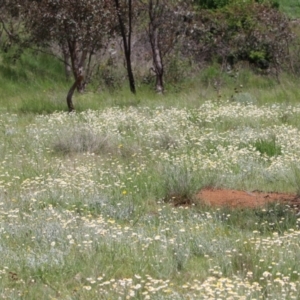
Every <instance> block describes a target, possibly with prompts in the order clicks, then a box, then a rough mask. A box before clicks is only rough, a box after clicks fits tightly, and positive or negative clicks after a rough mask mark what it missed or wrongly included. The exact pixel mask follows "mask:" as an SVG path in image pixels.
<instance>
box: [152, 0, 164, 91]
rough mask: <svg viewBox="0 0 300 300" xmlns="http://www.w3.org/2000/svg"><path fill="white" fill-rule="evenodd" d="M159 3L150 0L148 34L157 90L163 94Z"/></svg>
mask: <svg viewBox="0 0 300 300" xmlns="http://www.w3.org/2000/svg"><path fill="white" fill-rule="evenodd" d="M158 5H159V0H157V1H156V2H155V4H154V3H153V0H149V7H148V14H149V20H150V22H149V28H148V35H149V40H150V44H151V50H152V59H153V67H154V72H155V75H156V83H155V90H156V92H157V93H159V94H162V93H163V92H164V82H163V75H164V65H163V59H162V54H161V50H160V45H159V18H161V16H159V15H157V12H158V10H157V6H158Z"/></svg>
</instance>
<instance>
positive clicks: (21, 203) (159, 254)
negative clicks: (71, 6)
mask: <svg viewBox="0 0 300 300" xmlns="http://www.w3.org/2000/svg"><path fill="white" fill-rule="evenodd" d="M40 59H41V60H42V61H39V60H40ZM36 61H37V65H36V66H35V65H34V62H32V61H30V60H28V59H27V60H24V61H23V62H22V63H25V62H26V63H27V67H26V68H25V67H24V69H22V68H20V67H19V66H18V65H16V66H15V70H14V69H13V68H14V67H12V68H6V69H5V68H4V65H3V64H2V65H1V68H0V71H1V76H2V77H1V79H2V82H4V84H2V85H1V86H0V90H1V100H0V102H1V117H0V220H1V227H0V251H1V256H0V266H1V267H0V298H1V299H172V300H173V299H300V280H299V278H300V272H299V270H300V260H299V256H300V239H299V237H300V230H299V223H300V218H299V216H297V215H296V214H295V213H294V211H293V210H292V208H290V207H288V206H282V205H279V204H273V205H270V206H268V207H266V208H264V209H254V210H250V209H237V210H230V209H229V208H219V209H213V208H211V207H208V206H206V205H204V203H202V202H201V199H200V200H196V198H195V195H196V193H197V192H198V191H199V190H201V189H202V188H203V187H207V186H210V187H223V188H236V189H242V190H246V191H252V190H261V191H278V192H279V191H280V192H291V193H300V192H299V191H300V164H299V163H300V143H299V134H300V132H299V131H300V103H299V100H298V99H299V91H298V88H297V81H296V79H293V78H291V77H287V76H286V77H285V76H282V84H281V85H278V84H277V83H276V81H275V80H273V79H268V78H261V77H258V76H255V75H253V74H250V73H249V71H243V72H242V73H241V74H240V77H239V78H238V80H235V81H230V80H231V79H230V78H224V81H225V80H228V82H227V85H226V86H224V87H223V88H222V89H221V91H220V93H219V95H220V96H219V97H217V92H216V91H215V90H214V88H213V86H212V84H211V82H210V80H211V75H210V74H211V72H212V70H209V69H208V70H206V71H205V72H203V74H201V76H199V82H198V83H191V82H186V83H184V84H183V87H184V89H183V91H181V92H178V91H177V92H175V91H174V90H172V88H173V87H172V86H170V87H168V90H169V92H168V93H167V95H166V96H164V97H157V96H155V94H154V93H153V92H152V91H151V90H150V89H147V88H146V87H140V89H141V91H140V93H139V94H138V96H137V97H133V96H131V95H130V94H128V92H127V91H126V90H125V89H124V91H123V90H122V91H120V92H119V93H108V92H106V91H104V92H103V93H93V89H92V88H91V89H90V91H89V92H88V93H86V94H84V95H80V96H76V106H77V112H76V113H72V114H68V113H67V112H65V110H66V105H65V100H64V97H65V94H66V90H67V88H68V83H67V82H65V80H64V78H63V77H61V78H60V79H58V78H59V75H57V74H59V72H58V70H59V68H60V66H59V64H57V65H55V63H54V62H53V60H49V61H48V60H47V59H46V58H40V57H39V58H37V59H36ZM19 63H21V62H19ZM19 63H18V64H19ZM47 64H48V66H49V68H47V70H48V71H47V72H46V73H45V74H44V75H43V74H42V73H41V70H40V69H39V68H41V67H40V66H41V65H47ZM56 68H58V70H57V69H56ZM41 69H43V68H41ZM22 74H23V75H22ZM37 74H39V80H37V79H36V75H37ZM30 76H32V77H30ZM51 78H53V80H52V79H51ZM58 82H60V83H58ZM199 83H200V84H201V86H203V88H196V86H197V85H198V86H199ZM241 85H243V87H241ZM185 91H189V92H185ZM88 108H92V109H93V110H91V109H88ZM186 201H188V202H189V203H190V205H188V206H187V205H181V204H182V203H183V202H186ZM174 203H175V204H177V205H176V206H175V205H174Z"/></svg>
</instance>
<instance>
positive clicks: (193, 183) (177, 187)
mask: <svg viewBox="0 0 300 300" xmlns="http://www.w3.org/2000/svg"><path fill="white" fill-rule="evenodd" d="M197 184H198V185H197ZM199 185H201V183H200V182H198V183H197V180H196V177H195V174H193V173H192V171H191V169H190V168H188V166H175V165H173V166H172V165H168V166H165V167H164V168H163V189H164V194H165V195H164V201H165V202H170V203H173V204H174V205H175V206H178V205H185V204H192V203H194V202H195V193H196V191H197V190H199V189H200V186H199Z"/></svg>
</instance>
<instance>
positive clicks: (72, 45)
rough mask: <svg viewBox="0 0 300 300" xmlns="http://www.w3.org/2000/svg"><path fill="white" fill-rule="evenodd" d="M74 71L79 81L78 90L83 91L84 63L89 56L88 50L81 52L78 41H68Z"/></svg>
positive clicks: (76, 80)
mask: <svg viewBox="0 0 300 300" xmlns="http://www.w3.org/2000/svg"><path fill="white" fill-rule="evenodd" d="M68 46H69V52H70V58H71V64H72V71H73V75H74V79H75V82H76V83H77V86H76V88H77V91H78V92H79V93H82V92H83V91H84V88H85V82H84V64H85V60H86V57H87V51H83V52H82V53H80V51H79V49H78V43H77V42H76V41H68ZM80 56H81V57H80Z"/></svg>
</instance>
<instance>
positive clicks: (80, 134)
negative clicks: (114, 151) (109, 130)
mask: <svg viewBox="0 0 300 300" xmlns="http://www.w3.org/2000/svg"><path fill="white" fill-rule="evenodd" d="M113 146H114V145H113V141H112V140H111V139H110V138H109V136H107V135H104V134H98V133H94V132H93V131H90V130H89V129H88V128H78V129H75V130H73V131H72V132H71V133H69V134H67V133H65V134H62V135H61V136H60V137H59V138H57V140H56V141H55V142H54V145H53V148H54V150H55V151H56V152H61V153H63V154H69V153H83V152H90V153H99V152H101V151H104V150H106V151H109V149H110V148H112V147H113Z"/></svg>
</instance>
